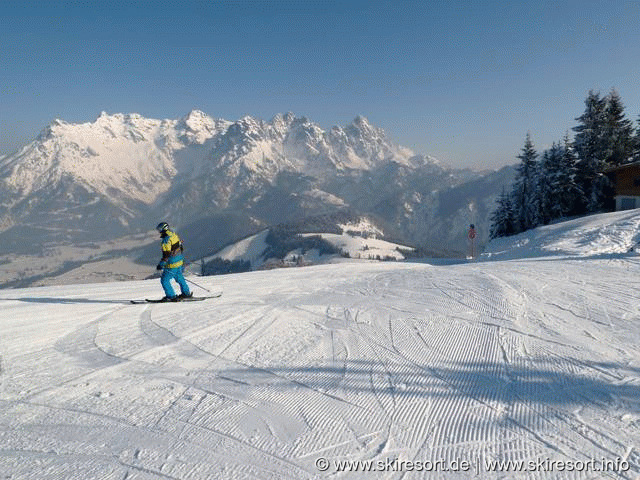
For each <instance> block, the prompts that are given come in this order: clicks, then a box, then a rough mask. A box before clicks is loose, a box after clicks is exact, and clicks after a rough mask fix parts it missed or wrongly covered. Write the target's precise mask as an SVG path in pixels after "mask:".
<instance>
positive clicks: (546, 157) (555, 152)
mask: <svg viewBox="0 0 640 480" xmlns="http://www.w3.org/2000/svg"><path fill="white" fill-rule="evenodd" d="M561 170H562V148H561V147H560V145H558V144H556V143H555V142H554V143H553V145H552V146H551V148H550V149H549V150H547V151H545V152H544V153H543V154H542V160H541V161H540V164H539V174H538V196H539V207H540V214H539V218H540V221H541V223H543V224H545V225H546V224H548V223H549V222H550V221H551V220H553V219H556V218H560V217H562V216H563V212H562V208H561V206H560V202H559V197H560V182H561V179H562V172H561Z"/></svg>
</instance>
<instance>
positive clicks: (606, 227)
mask: <svg viewBox="0 0 640 480" xmlns="http://www.w3.org/2000/svg"><path fill="white" fill-rule="evenodd" d="M638 242H640V211H638V210H626V211H622V212H615V213H603V214H596V215H587V216H584V217H579V218H576V219H573V220H567V221H563V222H557V223H554V224H551V225H545V226H542V227H537V228H534V229H532V230H529V231H526V232H523V233H520V234H518V235H513V236H511V237H503V238H497V239H495V240H492V241H491V242H490V243H489V245H488V246H487V249H486V251H485V252H484V253H483V254H482V255H481V258H483V259H488V260H508V259H523V258H537V257H550V256H559V257H574V258H584V257H596V256H603V257H609V258H611V256H615V255H618V254H626V253H629V252H630V250H632V249H635V248H636V247H638V249H639V250H640V247H639V246H638Z"/></svg>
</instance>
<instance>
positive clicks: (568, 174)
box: [558, 133, 586, 217]
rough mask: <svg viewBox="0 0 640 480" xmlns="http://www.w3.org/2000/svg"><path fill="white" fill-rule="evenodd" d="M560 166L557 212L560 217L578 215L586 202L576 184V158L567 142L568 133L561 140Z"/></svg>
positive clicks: (571, 146)
mask: <svg viewBox="0 0 640 480" xmlns="http://www.w3.org/2000/svg"><path fill="white" fill-rule="evenodd" d="M561 164H562V167H561V168H560V178H559V180H558V189H559V192H560V195H559V197H558V202H559V204H560V209H559V210H560V212H561V216H562V217H565V216H568V215H576V214H578V213H579V211H580V207H581V205H584V204H585V203H586V202H585V198H584V192H583V191H582V188H580V185H579V184H578V157H577V155H576V152H575V150H574V148H573V145H572V144H571V142H570V140H569V134H568V133H566V134H565V136H564V138H563V139H562V159H561Z"/></svg>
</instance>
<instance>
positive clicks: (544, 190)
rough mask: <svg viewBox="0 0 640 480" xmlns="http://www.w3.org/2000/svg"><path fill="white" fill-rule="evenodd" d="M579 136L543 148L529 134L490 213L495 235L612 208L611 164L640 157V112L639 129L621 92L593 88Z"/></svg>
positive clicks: (587, 99)
mask: <svg viewBox="0 0 640 480" xmlns="http://www.w3.org/2000/svg"><path fill="white" fill-rule="evenodd" d="M576 121H577V122H578V125H577V126H575V127H573V129H572V130H573V131H574V132H575V136H574V139H573V141H571V140H570V138H569V134H568V133H566V134H565V135H564V138H562V140H560V141H558V142H554V143H553V144H552V145H551V148H549V149H548V150H546V151H544V152H542V153H541V154H539V153H538V152H537V151H536V149H535V147H534V144H533V141H532V139H531V135H530V134H527V136H526V139H525V142H524V146H523V147H522V151H521V153H520V155H518V157H517V158H518V159H519V160H520V163H519V164H518V167H517V170H516V178H515V181H514V183H513V185H512V187H511V189H510V190H508V189H503V191H502V193H501V195H500V196H499V198H498V200H497V205H496V209H495V211H494V212H493V214H492V216H491V230H490V234H489V235H490V238H497V237H506V236H509V235H515V234H517V233H520V232H523V231H525V230H529V229H531V228H534V227H537V226H539V225H546V224H548V223H549V222H551V221H553V220H556V219H559V218H563V217H569V216H578V215H584V214H588V213H594V212H600V211H603V210H613V204H612V202H613V185H612V184H611V181H610V179H609V177H608V176H607V174H606V171H607V169H609V168H611V167H615V166H618V165H623V164H626V163H631V162H634V161H640V118H639V119H638V128H637V129H635V128H634V126H633V123H632V122H631V120H629V119H628V118H627V117H626V115H625V112H624V106H623V104H622V100H621V98H620V95H619V94H618V92H616V90H611V92H609V94H608V95H605V96H603V97H601V96H600V93H599V92H594V91H593V90H591V91H589V94H588V96H587V98H586V100H585V110H584V113H583V114H582V115H581V116H580V117H578V118H576Z"/></svg>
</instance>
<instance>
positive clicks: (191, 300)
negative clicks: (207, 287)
mask: <svg viewBox="0 0 640 480" xmlns="http://www.w3.org/2000/svg"><path fill="white" fill-rule="evenodd" d="M220 296H222V293H218V294H217V295H210V296H208V297H187V298H181V299H180V300H178V301H177V302H171V301H167V300H162V299H160V298H159V299H153V298H145V299H144V300H129V302H130V303H132V304H134V305H138V304H141V303H181V302H201V301H203V300H209V299H211V298H218V297H220Z"/></svg>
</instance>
